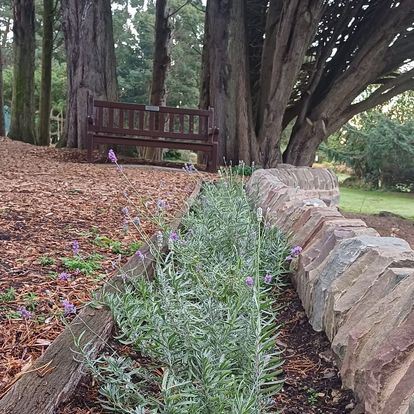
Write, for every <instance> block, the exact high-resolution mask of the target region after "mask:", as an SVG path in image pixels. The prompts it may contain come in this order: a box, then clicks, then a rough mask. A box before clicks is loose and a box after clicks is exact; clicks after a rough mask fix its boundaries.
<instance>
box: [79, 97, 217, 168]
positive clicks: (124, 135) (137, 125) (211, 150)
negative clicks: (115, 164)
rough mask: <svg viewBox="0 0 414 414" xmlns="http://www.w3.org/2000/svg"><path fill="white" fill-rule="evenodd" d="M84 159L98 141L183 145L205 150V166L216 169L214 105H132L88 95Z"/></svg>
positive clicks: (159, 145)
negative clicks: (194, 106)
mask: <svg viewBox="0 0 414 414" xmlns="http://www.w3.org/2000/svg"><path fill="white" fill-rule="evenodd" d="M87 117H88V118H87V146H88V161H89V162H92V150H93V149H94V147H96V146H97V145H98V144H109V145H110V144H114V145H117V144H121V145H133V146H143V147H156V148H169V149H170V148H171V149H186V150H192V151H195V152H198V151H201V152H205V153H206V154H207V166H206V167H207V170H208V171H214V172H215V171H217V149H218V129H217V128H215V125H214V109H213V108H210V109H209V110H202V109H184V108H173V107H168V106H149V105H136V104H129V103H121V102H107V101H100V100H94V99H93V97H89V98H88V114H87Z"/></svg>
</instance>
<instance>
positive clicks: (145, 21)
mask: <svg viewBox="0 0 414 414" xmlns="http://www.w3.org/2000/svg"><path fill="white" fill-rule="evenodd" d="M113 3H114V5H115V6H114V7H113V27H114V40H115V53H116V59H117V75H118V83H119V91H120V100H122V101H125V102H138V103H147V102H148V99H149V95H150V89H149V88H150V85H151V77H152V59H153V53H154V26H155V1H154V0H150V1H147V2H145V4H144V2H143V1H136V2H131V3H130V4H129V6H130V7H128V2H126V1H122V0H117V1H116V2H113ZM132 3H134V4H132ZM183 3H184V2H183V1H181V0H172V1H171V2H170V8H171V13H170V14H171V15H172V17H171V24H172V26H173V31H172V48H171V67H170V73H169V75H168V78H167V90H168V95H167V104H168V105H172V106H177V105H178V106H189V107H196V106H198V101H199V90H200V85H199V79H200V70H201V49H202V44H203V31H204V13H203V12H202V9H203V8H204V6H203V5H202V3H201V1H200V0H193V2H190V3H189V4H187V5H186V6H185V7H182V8H180V7H181V6H182V5H183ZM193 4H194V5H195V6H196V7H194V6H193ZM176 10H178V12H177V13H174V12H175V11H176Z"/></svg>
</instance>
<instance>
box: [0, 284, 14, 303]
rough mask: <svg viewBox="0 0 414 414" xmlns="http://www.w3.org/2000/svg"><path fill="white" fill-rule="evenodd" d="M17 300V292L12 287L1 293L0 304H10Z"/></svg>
mask: <svg viewBox="0 0 414 414" xmlns="http://www.w3.org/2000/svg"><path fill="white" fill-rule="evenodd" d="M15 300H16V291H15V290H14V289H13V288H12V287H11V288H8V289H6V290H5V291H3V292H1V293H0V303H9V302H14V301H15Z"/></svg>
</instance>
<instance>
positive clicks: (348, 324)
mask: <svg viewBox="0 0 414 414" xmlns="http://www.w3.org/2000/svg"><path fill="white" fill-rule="evenodd" d="M246 189H247V192H248V194H249V196H250V197H251V198H252V200H254V203H255V204H256V206H260V207H262V208H263V213H264V216H265V218H266V221H267V222H268V223H270V224H271V225H275V226H278V227H279V228H280V229H282V230H283V231H284V232H285V233H286V234H287V235H288V237H289V239H290V242H291V244H292V245H299V246H301V247H302V248H303V251H302V254H301V255H300V257H299V258H298V259H295V260H294V262H293V263H292V265H291V266H292V269H294V270H295V271H294V275H293V281H294V284H295V286H296V289H297V292H298V294H299V297H300V299H301V301H302V304H303V307H304V309H305V311H306V313H307V315H308V317H309V321H310V323H311V324H312V326H313V328H314V329H315V330H317V331H322V330H323V331H325V332H326V335H327V336H328V338H329V340H330V341H331V343H332V350H333V352H334V354H335V355H336V357H337V361H338V364H339V366H340V368H341V377H342V381H343V385H344V386H345V387H348V388H351V389H352V390H354V392H355V394H356V396H357V398H358V400H359V406H358V408H357V409H356V410H355V412H365V413H366V414H414V397H413V396H414V252H413V250H412V249H411V248H410V246H409V245H408V243H407V242H406V241H405V240H402V239H398V238H394V237H380V236H379V234H378V233H377V231H376V230H374V229H372V228H369V227H367V225H366V224H365V223H364V222H363V221H362V220H355V219H353V220H351V219H346V218H344V217H343V216H342V214H341V213H340V212H339V211H338V209H337V207H336V206H337V205H338V201H339V190H338V182H337V179H336V177H335V175H334V174H333V173H332V172H330V171H328V170H323V169H313V168H308V167H292V166H289V165H281V166H280V167H279V168H276V169H271V170H258V171H256V172H254V174H253V175H252V177H251V179H250V180H249V181H248V184H247V186H246Z"/></svg>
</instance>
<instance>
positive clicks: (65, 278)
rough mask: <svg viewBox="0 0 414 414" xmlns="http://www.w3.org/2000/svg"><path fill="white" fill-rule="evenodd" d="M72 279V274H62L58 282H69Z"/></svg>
mask: <svg viewBox="0 0 414 414" xmlns="http://www.w3.org/2000/svg"><path fill="white" fill-rule="evenodd" d="M69 279H70V274H69V273H66V272H62V273H60V274H59V276H58V280H62V281H64V282H67V281H68V280H69Z"/></svg>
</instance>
